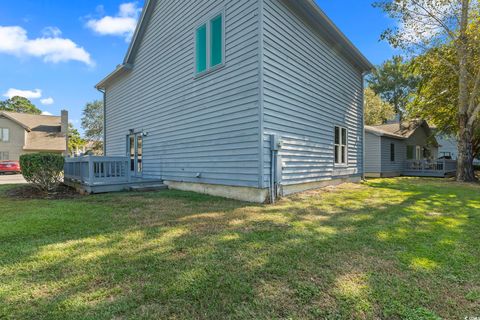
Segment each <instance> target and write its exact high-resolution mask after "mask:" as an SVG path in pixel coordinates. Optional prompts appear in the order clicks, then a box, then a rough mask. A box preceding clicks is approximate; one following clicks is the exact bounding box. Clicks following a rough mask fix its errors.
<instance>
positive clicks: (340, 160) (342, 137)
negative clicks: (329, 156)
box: [334, 126, 348, 165]
mask: <svg viewBox="0 0 480 320" xmlns="http://www.w3.org/2000/svg"><path fill="white" fill-rule="evenodd" d="M347 141H348V131H347V129H346V128H342V127H339V126H335V141H334V142H335V164H337V165H344V164H347V160H348V146H347Z"/></svg>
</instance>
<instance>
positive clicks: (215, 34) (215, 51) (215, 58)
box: [210, 15, 223, 67]
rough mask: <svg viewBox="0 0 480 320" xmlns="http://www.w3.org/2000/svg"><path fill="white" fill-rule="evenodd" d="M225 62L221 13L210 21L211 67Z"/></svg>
mask: <svg viewBox="0 0 480 320" xmlns="http://www.w3.org/2000/svg"><path fill="white" fill-rule="evenodd" d="M222 63H223V19H222V16H221V15H219V16H217V17H216V18H214V19H212V20H211V21H210V67H215V66H218V65H219V64H222Z"/></svg>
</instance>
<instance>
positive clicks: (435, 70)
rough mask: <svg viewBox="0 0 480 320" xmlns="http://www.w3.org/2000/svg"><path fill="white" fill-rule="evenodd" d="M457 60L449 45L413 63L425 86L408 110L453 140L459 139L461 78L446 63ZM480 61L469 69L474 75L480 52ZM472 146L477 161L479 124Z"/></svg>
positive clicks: (475, 125) (475, 126)
mask: <svg viewBox="0 0 480 320" xmlns="http://www.w3.org/2000/svg"><path fill="white" fill-rule="evenodd" d="M440 56H441V57H442V58H441V59H440V58H439V57H440ZM456 57H457V55H456V53H455V47H454V45H453V44H448V45H443V46H441V47H439V48H434V49H431V50H429V51H428V52H426V53H425V54H422V55H420V56H418V57H416V58H415V59H414V63H413V65H414V70H415V73H417V74H418V75H420V76H421V78H422V82H421V85H420V86H419V88H418V91H417V93H416V98H415V99H414V100H413V102H412V103H411V104H410V105H409V106H408V109H409V113H410V114H411V115H413V116H415V117H419V118H423V119H426V120H428V121H429V122H430V123H433V124H435V126H436V127H437V129H438V130H439V131H440V132H441V133H444V134H447V135H450V136H457V135H458V131H459V126H458V125H459V123H458V120H457V111H458V89H459V88H458V75H457V74H456V73H453V72H451V70H450V68H449V67H448V66H447V65H446V64H445V63H444V62H443V59H447V60H448V61H449V62H450V63H451V64H455V63H456ZM477 59H478V60H479V63H475V64H474V65H471V66H470V68H471V70H472V71H473V70H475V69H480V50H479V52H478V54H477ZM472 145H473V155H474V157H478V156H479V155H480V121H479V120H477V121H476V122H475V124H474V135H473V141H472Z"/></svg>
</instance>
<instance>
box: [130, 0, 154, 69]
mask: <svg viewBox="0 0 480 320" xmlns="http://www.w3.org/2000/svg"><path fill="white" fill-rule="evenodd" d="M155 1H156V0H146V2H145V6H144V7H143V10H142V14H141V15H140V19H139V20H138V23H137V26H136V28H135V32H134V33H133V37H132V41H131V42H130V45H129V46H128V50H127V54H126V55H125V58H124V59H123V64H132V63H133V59H132V58H133V56H134V53H135V50H136V47H137V43H138V40H139V39H138V38H139V37H141V35H142V33H143V29H144V28H145V23H144V21H145V20H146V19H147V18H148V16H149V15H150V14H151V12H150V11H151V10H150V7H151V6H152V4H153V2H155Z"/></svg>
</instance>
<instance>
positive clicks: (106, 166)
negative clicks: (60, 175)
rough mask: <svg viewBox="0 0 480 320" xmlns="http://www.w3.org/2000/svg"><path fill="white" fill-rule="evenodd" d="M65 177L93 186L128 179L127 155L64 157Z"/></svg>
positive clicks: (128, 164)
mask: <svg viewBox="0 0 480 320" xmlns="http://www.w3.org/2000/svg"><path fill="white" fill-rule="evenodd" d="M64 170H65V173H64V175H65V179H68V180H71V181H76V182H80V183H82V184H84V185H88V186H95V185H102V184H113V183H127V182H129V181H130V159H129V158H128V157H96V156H84V157H78V158H66V159H65V169H64Z"/></svg>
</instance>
